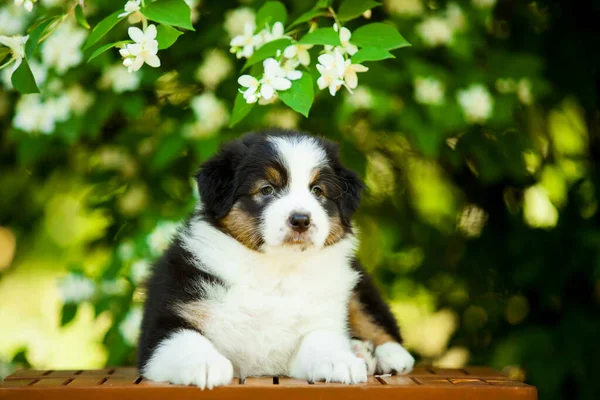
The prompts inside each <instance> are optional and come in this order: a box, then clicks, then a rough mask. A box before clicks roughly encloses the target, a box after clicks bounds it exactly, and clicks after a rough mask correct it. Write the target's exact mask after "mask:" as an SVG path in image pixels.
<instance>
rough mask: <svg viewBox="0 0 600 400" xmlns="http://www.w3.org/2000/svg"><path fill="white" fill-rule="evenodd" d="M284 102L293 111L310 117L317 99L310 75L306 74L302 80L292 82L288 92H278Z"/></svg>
mask: <svg viewBox="0 0 600 400" xmlns="http://www.w3.org/2000/svg"><path fill="white" fill-rule="evenodd" d="M277 94H278V95H279V98H280V99H281V101H283V102H284V103H285V104H286V105H287V106H288V107H290V108H291V109H292V110H294V111H296V112H299V113H300V114H302V115H304V116H305V117H308V112H309V111H310V107H311V106H312V103H313V100H314V98H315V92H314V88H313V82H312V79H311V77H310V74H308V73H307V72H304V73H303V74H302V78H300V79H298V80H295V81H292V87H291V88H289V89H288V90H283V91H279V92H277Z"/></svg>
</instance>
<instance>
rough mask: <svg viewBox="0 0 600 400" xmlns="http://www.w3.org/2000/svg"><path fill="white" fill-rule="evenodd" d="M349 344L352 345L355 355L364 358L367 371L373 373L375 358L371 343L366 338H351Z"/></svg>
mask: <svg viewBox="0 0 600 400" xmlns="http://www.w3.org/2000/svg"><path fill="white" fill-rule="evenodd" d="M350 345H351V346H352V352H353V353H354V354H355V355H356V357H358V358H362V359H363V360H365V363H366V364H367V373H368V374H369V375H373V374H374V373H375V368H376V367H377V359H376V358H375V354H373V350H374V347H373V343H371V342H370V341H368V340H360V339H352V340H351V341H350Z"/></svg>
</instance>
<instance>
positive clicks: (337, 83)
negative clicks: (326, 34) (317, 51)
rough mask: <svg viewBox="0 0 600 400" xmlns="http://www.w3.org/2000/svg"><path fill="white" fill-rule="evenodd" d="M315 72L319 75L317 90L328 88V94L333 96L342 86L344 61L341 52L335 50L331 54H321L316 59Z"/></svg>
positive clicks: (344, 70) (344, 69)
mask: <svg viewBox="0 0 600 400" xmlns="http://www.w3.org/2000/svg"><path fill="white" fill-rule="evenodd" d="M318 61H319V64H317V70H318V71H319V73H320V74H321V76H320V77H319V79H318V80H317V85H318V86H319V89H321V90H323V89H325V88H329V93H330V94H331V95H332V96H335V94H336V92H337V91H338V90H339V88H340V87H341V86H342V85H343V84H344V74H345V72H346V61H345V60H344V56H343V55H342V53H341V51H339V50H338V49H337V48H336V49H335V50H334V51H333V52H332V53H325V54H321V55H320V56H319V58H318Z"/></svg>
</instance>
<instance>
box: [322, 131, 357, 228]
mask: <svg viewBox="0 0 600 400" xmlns="http://www.w3.org/2000/svg"><path fill="white" fill-rule="evenodd" d="M324 146H325V151H326V153H327V157H328V158H329V161H330V162H331V165H332V166H333V169H334V171H335V174H336V176H337V178H338V182H339V185H340V188H341V191H342V193H341V195H340V198H339V199H338V207H339V210H340V219H341V220H342V224H343V225H344V226H345V227H348V228H349V227H350V226H351V224H352V221H351V220H352V215H353V214H354V212H355V211H356V210H357V209H358V206H359V205H360V197H361V194H362V191H363V189H364V188H365V184H364V183H363V181H362V180H361V179H360V177H359V176H358V174H357V173H356V172H354V171H351V170H349V169H347V168H346V167H344V166H343V165H342V162H341V161H340V156H339V146H338V145H337V144H336V143H333V142H330V141H328V140H327V141H325V143H324Z"/></svg>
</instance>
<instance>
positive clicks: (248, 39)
mask: <svg viewBox="0 0 600 400" xmlns="http://www.w3.org/2000/svg"><path fill="white" fill-rule="evenodd" d="M255 30H256V26H255V25H254V23H253V22H252V23H250V22H247V23H246V25H244V30H243V33H242V34H240V35H237V36H236V37H234V38H233V39H231V42H230V43H229V45H230V46H231V52H232V53H235V56H236V57H237V58H249V57H250V56H251V55H252V54H253V53H254V49H255V47H257V46H259V45H260V44H261V41H262V38H260V37H259V36H258V35H254V31H255Z"/></svg>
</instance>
